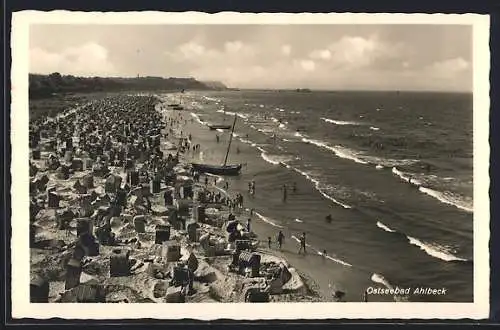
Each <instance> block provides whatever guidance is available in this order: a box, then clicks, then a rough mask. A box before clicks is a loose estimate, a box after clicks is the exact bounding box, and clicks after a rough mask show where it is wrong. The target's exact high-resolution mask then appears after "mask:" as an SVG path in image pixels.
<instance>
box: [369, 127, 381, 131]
mask: <svg viewBox="0 0 500 330" xmlns="http://www.w3.org/2000/svg"><path fill="white" fill-rule="evenodd" d="M370 129H371V130H372V131H380V128H378V127H375V126H370Z"/></svg>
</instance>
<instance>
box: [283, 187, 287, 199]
mask: <svg viewBox="0 0 500 330" xmlns="http://www.w3.org/2000/svg"><path fill="white" fill-rule="evenodd" d="M287 195H288V190H287V187H286V184H284V185H283V202H286V198H287Z"/></svg>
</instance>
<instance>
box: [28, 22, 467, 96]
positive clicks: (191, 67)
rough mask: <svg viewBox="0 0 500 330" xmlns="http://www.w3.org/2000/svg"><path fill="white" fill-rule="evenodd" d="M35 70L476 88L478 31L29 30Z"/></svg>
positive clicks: (257, 82)
mask: <svg viewBox="0 0 500 330" xmlns="http://www.w3.org/2000/svg"><path fill="white" fill-rule="evenodd" d="M30 72H32V73H51V72H60V73H61V74H72V75H79V76H137V74H139V75H141V76H146V75H150V76H162V77H194V78H197V79H199V80H218V81H221V82H223V83H225V84H226V85H228V86H229V87H240V88H306V87H307V88H313V89H330V90H343V89H360V90H436V91H472V29H471V27H470V26H465V25H464V26H458V25H455V26H450V25H448V26H445V25H149V26H145V25H142V26H141V25H121V26H120V25H107V26H106V25H32V26H31V28H30Z"/></svg>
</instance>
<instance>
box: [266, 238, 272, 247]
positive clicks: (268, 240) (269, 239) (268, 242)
mask: <svg viewBox="0 0 500 330" xmlns="http://www.w3.org/2000/svg"><path fill="white" fill-rule="evenodd" d="M267 246H268V247H269V248H271V236H269V237H268V238H267Z"/></svg>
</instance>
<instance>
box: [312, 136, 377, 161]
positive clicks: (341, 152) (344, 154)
mask: <svg viewBox="0 0 500 330" xmlns="http://www.w3.org/2000/svg"><path fill="white" fill-rule="evenodd" d="M302 141H303V142H305V143H310V144H313V145H315V146H317V147H320V148H323V149H326V150H329V151H331V152H333V153H334V154H335V155H336V156H337V157H340V158H345V159H350V160H352V161H354V162H356V163H359V164H368V162H366V161H364V160H362V159H359V158H358V157H356V156H357V155H356V154H355V153H354V152H353V151H352V150H350V149H348V148H343V147H340V146H335V147H332V146H329V145H328V144H327V143H325V142H322V141H319V140H313V139H308V138H302Z"/></svg>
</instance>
